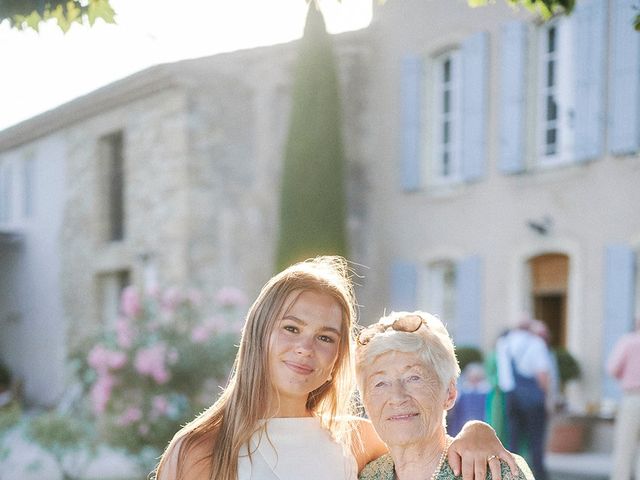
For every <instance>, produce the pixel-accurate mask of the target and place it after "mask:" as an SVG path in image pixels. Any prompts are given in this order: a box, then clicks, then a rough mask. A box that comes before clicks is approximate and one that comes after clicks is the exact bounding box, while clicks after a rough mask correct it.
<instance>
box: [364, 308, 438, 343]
mask: <svg viewBox="0 0 640 480" xmlns="http://www.w3.org/2000/svg"><path fill="white" fill-rule="evenodd" d="M423 323H424V324H426V323H427V321H426V320H425V319H424V318H422V317H421V316H420V315H405V316H404V317H400V318H396V319H395V320H394V321H393V322H390V323H387V322H384V321H383V322H379V323H375V324H373V325H370V326H368V327H365V328H364V329H363V330H362V331H361V332H360V334H359V335H358V343H359V344H360V345H366V344H367V343H369V342H370V341H371V339H372V338H373V337H375V336H376V335H377V334H379V333H383V332H386V331H387V330H389V329H390V328H391V329H393V330H395V331H396V332H407V333H412V332H415V331H417V330H418V329H419V328H420V327H421V326H422V324H423Z"/></svg>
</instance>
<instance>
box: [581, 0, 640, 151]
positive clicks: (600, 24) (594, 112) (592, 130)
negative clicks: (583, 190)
mask: <svg viewBox="0 0 640 480" xmlns="http://www.w3.org/2000/svg"><path fill="white" fill-rule="evenodd" d="M573 16H574V21H575V24H574V25H575V26H576V31H575V36H574V39H575V42H574V48H575V50H574V51H575V57H574V58H575V64H574V74H575V77H574V78H575V92H576V101H575V117H574V125H575V150H574V152H575V160H576V161H578V162H584V161H587V160H592V159H594V158H597V157H599V156H600V155H602V152H603V144H604V131H605V128H604V68H605V63H604V61H605V53H604V46H605V34H606V21H607V11H606V2H604V1H602V0H582V1H580V2H578V3H577V4H576V10H575V12H574V13H573ZM629 28H630V27H629Z"/></svg>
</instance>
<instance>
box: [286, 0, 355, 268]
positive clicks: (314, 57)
mask: <svg viewBox="0 0 640 480" xmlns="http://www.w3.org/2000/svg"><path fill="white" fill-rule="evenodd" d="M289 122H290V123H289V132H288V138H287V143H286V148H285V157H284V166H283V167H284V168H283V176H282V186H281V198H280V230H279V237H278V246H277V267H278V270H281V269H283V268H285V267H286V266H288V265H290V264H291V263H293V262H296V261H299V260H304V259H306V258H310V257H314V256H316V255H326V254H337V255H346V254H347V233H346V198H345V197H346V195H345V178H344V177H345V165H344V164H345V159H344V151H343V144H342V124H341V111H340V96H339V85H338V78H337V69H336V63H335V58H334V55H333V48H332V43H331V37H330V35H329V34H328V33H327V31H326V28H325V23H324V19H323V17H322V14H321V12H320V11H318V9H317V8H316V7H315V6H314V4H313V3H311V4H310V6H309V10H308V13H307V19H306V24H305V29H304V35H303V37H302V40H300V42H299V50H298V57H297V61H296V65H295V69H294V81H293V89H292V109H291V116H290V119H289Z"/></svg>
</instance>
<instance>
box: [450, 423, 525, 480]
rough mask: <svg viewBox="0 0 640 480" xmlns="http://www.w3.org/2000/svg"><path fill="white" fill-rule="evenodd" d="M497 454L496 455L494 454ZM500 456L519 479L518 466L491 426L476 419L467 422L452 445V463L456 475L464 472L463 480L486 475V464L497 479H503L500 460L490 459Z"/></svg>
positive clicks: (476, 478) (481, 477)
mask: <svg viewBox="0 0 640 480" xmlns="http://www.w3.org/2000/svg"><path fill="white" fill-rule="evenodd" d="M494 456H495V457H494ZM492 457H493V458H496V457H497V458H500V459H502V460H504V461H506V462H507V463H508V464H509V468H510V469H511V472H512V473H513V477H514V478H517V477H516V475H517V472H518V465H517V464H516V461H515V459H514V458H513V456H512V455H511V453H510V452H509V451H508V450H506V449H505V448H504V447H503V446H502V443H501V442H500V440H499V439H498V436H497V435H496V432H495V430H494V429H493V428H491V426H489V425H488V424H486V423H484V422H480V421H477V420H474V421H471V422H467V423H466V424H465V425H464V427H463V428H462V431H461V432H460V433H459V434H458V436H457V437H455V439H454V440H453V442H452V443H451V446H450V447H449V453H448V459H449V465H451V469H452V470H453V473H455V475H456V476H457V475H460V474H461V473H462V478H463V479H464V480H474V479H475V480H480V479H484V478H486V475H487V463H488V464H489V468H490V469H491V475H492V478H493V479H494V480H498V479H502V473H501V469H500V462H498V461H489V459H490V458H492Z"/></svg>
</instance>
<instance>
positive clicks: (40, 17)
mask: <svg viewBox="0 0 640 480" xmlns="http://www.w3.org/2000/svg"><path fill="white" fill-rule="evenodd" d="M301 1H302V0H301ZM307 1H309V0H307ZM315 1H316V0H314V3H315ZM337 1H339V2H340V1H342V0H337ZM378 1H379V2H380V3H384V1H385V0H378ZM505 1H506V2H507V3H509V4H512V5H515V6H518V5H519V6H523V7H525V8H527V9H528V10H531V11H532V12H536V13H538V14H539V15H541V16H542V17H543V18H545V19H548V18H550V17H551V16H552V15H554V14H556V13H570V12H571V10H573V7H574V6H575V3H576V0H505ZM467 3H468V4H469V6H471V7H479V6H483V5H486V4H488V3H495V0H467ZM114 13H115V12H114V11H113V8H112V7H111V4H110V0H49V1H45V0H0V23H1V22H2V21H3V20H8V21H9V23H10V24H11V26H12V27H15V28H19V29H23V28H25V27H30V28H33V29H34V30H38V26H39V25H40V22H43V21H46V20H49V19H50V18H55V19H56V21H57V22H58V25H59V26H60V28H61V29H62V30H63V31H65V32H66V31H67V30H69V28H70V27H71V24H72V23H74V22H78V23H83V22H84V21H85V20H86V21H88V22H89V24H90V25H93V24H94V22H95V20H96V19H97V18H102V19H103V20H104V21H105V22H107V23H115V21H114V18H113V17H114ZM634 27H635V29H636V30H640V14H638V15H636V17H635V19H634Z"/></svg>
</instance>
